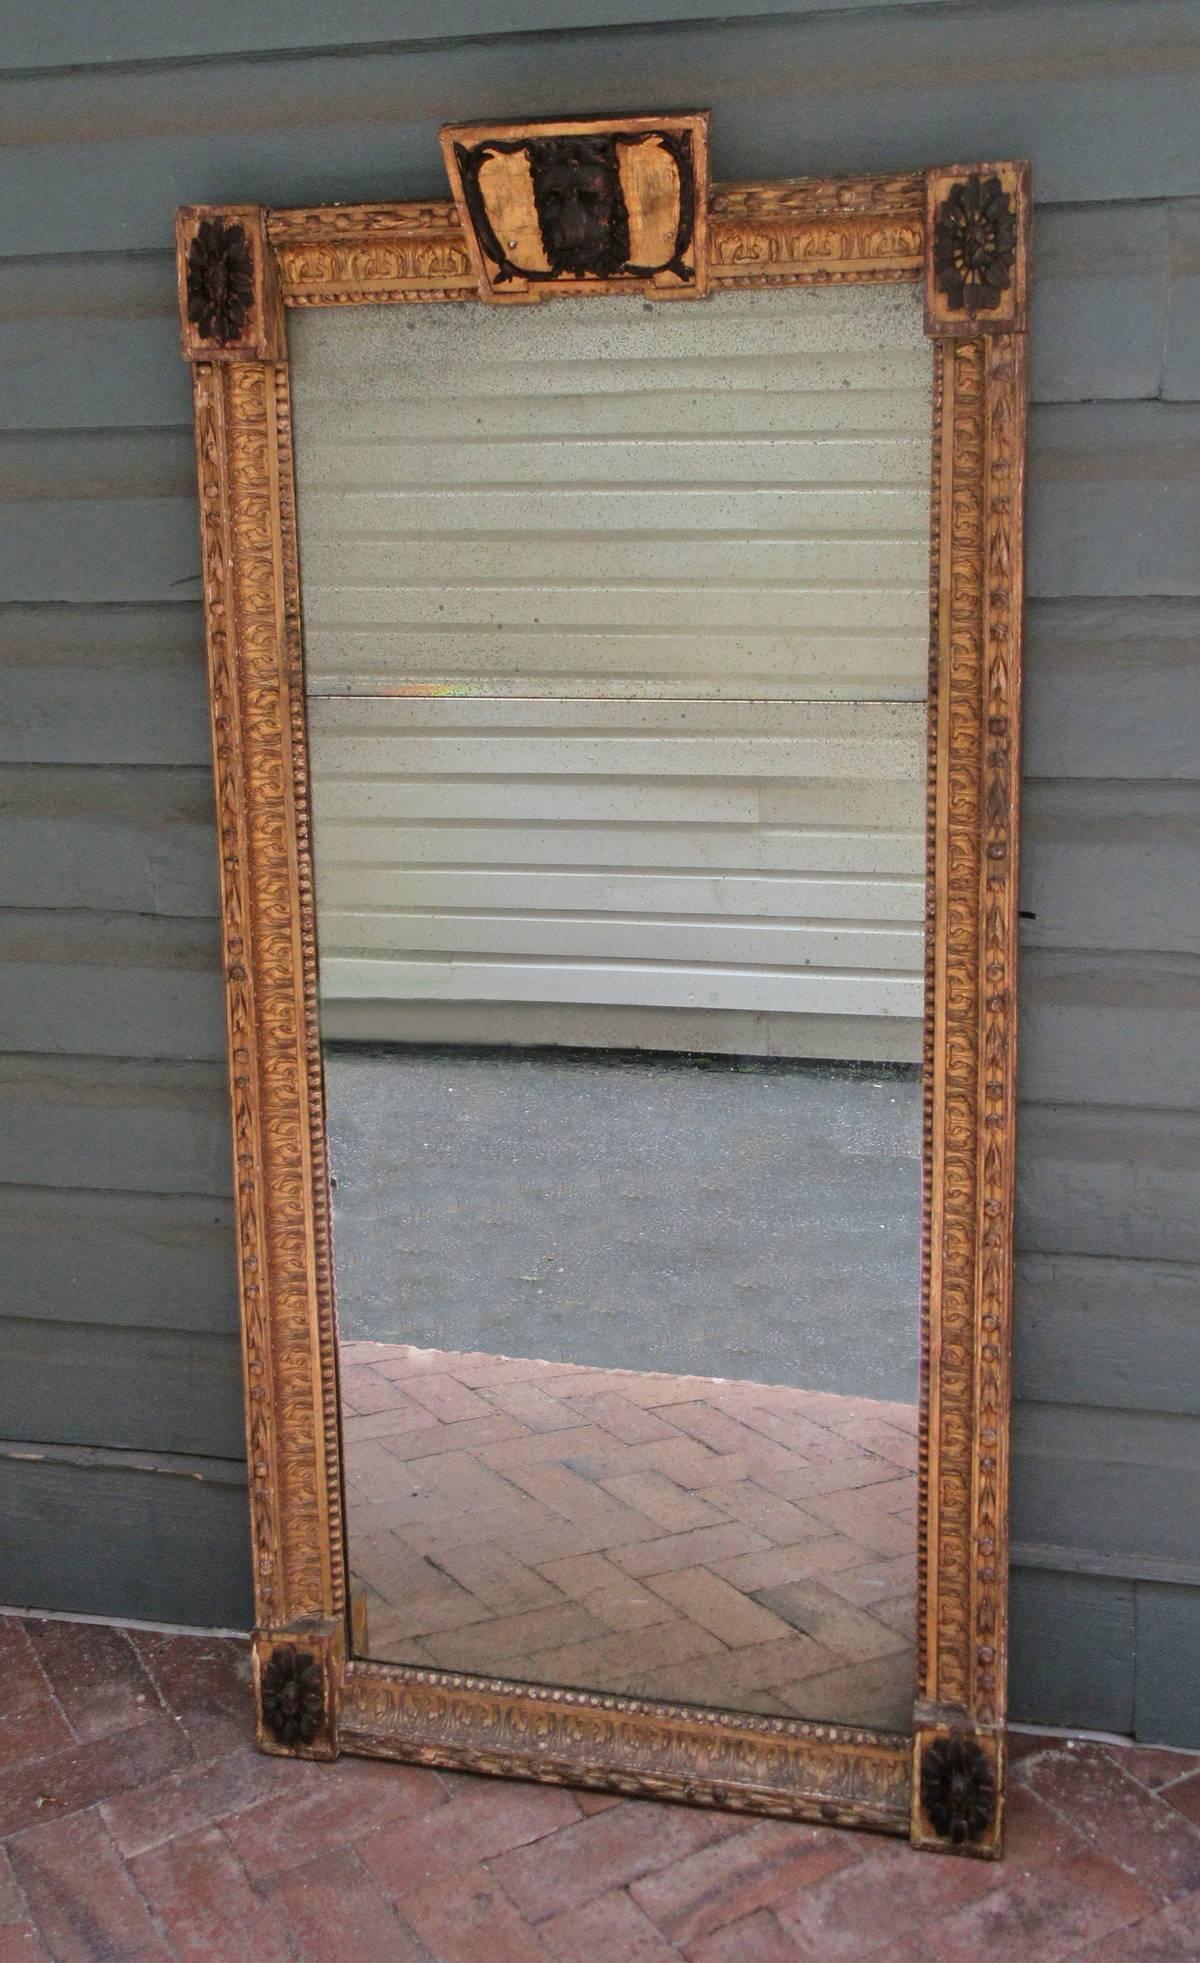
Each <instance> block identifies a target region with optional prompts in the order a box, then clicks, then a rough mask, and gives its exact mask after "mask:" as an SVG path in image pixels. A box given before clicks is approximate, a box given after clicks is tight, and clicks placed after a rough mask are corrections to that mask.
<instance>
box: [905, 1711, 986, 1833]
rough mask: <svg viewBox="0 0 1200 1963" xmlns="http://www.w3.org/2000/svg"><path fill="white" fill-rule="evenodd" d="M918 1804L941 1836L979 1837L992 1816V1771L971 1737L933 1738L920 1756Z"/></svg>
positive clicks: (983, 1754)
mask: <svg viewBox="0 0 1200 1963" xmlns="http://www.w3.org/2000/svg"><path fill="white" fill-rule="evenodd" d="M921 1804H922V1806H923V1807H924V1809H925V1811H926V1813H927V1814H928V1816H929V1820H930V1824H931V1825H932V1827H933V1830H934V1832H935V1833H936V1834H939V1835H940V1836H941V1838H942V1839H943V1840H948V1841H950V1842H951V1843H952V1844H953V1845H954V1846H955V1847H961V1846H962V1845H963V1843H964V1842H965V1841H968V1840H979V1839H980V1838H981V1837H982V1835H984V1834H985V1833H986V1832H987V1830H988V1828H989V1827H990V1826H991V1824H992V1821H993V1820H994V1819H995V1817H996V1775H995V1773H994V1771H993V1770H992V1762H991V1760H990V1759H989V1757H988V1755H987V1753H986V1752H985V1751H984V1749H983V1747H982V1745H979V1744H977V1743H976V1741H975V1740H974V1739H973V1738H935V1739H934V1740H933V1742H932V1744H930V1745H927V1746H926V1748H925V1755H924V1757H923V1759H922V1760H921Z"/></svg>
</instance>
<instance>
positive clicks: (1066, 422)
mask: <svg viewBox="0 0 1200 1963" xmlns="http://www.w3.org/2000/svg"><path fill="white" fill-rule="evenodd" d="M1197 18H1198V19H1200V16H1198V17H1197ZM1030 460H1031V475H1030V493H1029V515H1028V534H1027V535H1028V574H1027V591H1028V593H1029V595H1030V596H1031V598H1034V599H1046V598H1051V599H1053V598H1057V597H1059V596H1060V595H1065V594H1076V593H1078V594H1085V595H1087V596H1089V597H1097V596H1103V595H1105V594H1123V595H1129V594H1139V593H1146V594H1155V595H1167V594H1194V593H1200V553H1197V552H1196V550H1195V541H1196V537H1197V533H1198V532H1200V407H1197V406H1195V405H1193V404H1190V403H1167V402H1096V403H1092V402H1088V403H1070V404H1062V405H1058V406H1053V407H1050V406H1043V407H1041V408H1039V409H1037V410H1035V411H1034V413H1033V415H1032V416H1031V417H1030Z"/></svg>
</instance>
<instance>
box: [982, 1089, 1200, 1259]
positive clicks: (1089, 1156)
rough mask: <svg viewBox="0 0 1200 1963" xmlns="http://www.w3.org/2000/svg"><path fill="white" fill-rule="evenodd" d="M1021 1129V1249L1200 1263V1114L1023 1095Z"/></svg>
mask: <svg viewBox="0 0 1200 1963" xmlns="http://www.w3.org/2000/svg"><path fill="white" fill-rule="evenodd" d="M1020 1126H1021V1149H1020V1151H1019V1153H1018V1155H1017V1229H1016V1231H1017V1246H1018V1248H1019V1249H1020V1250H1021V1252H1022V1253H1026V1254H1098V1255H1108V1256H1116V1257H1118V1258H1121V1259H1125V1260H1133V1261H1190V1262H1195V1261H1200V1210H1198V1209H1197V1206H1196V1191H1197V1180H1198V1179H1200V1116H1197V1115H1196V1114H1194V1113H1190V1112H1182V1111H1121V1110H1112V1109H1108V1108H1106V1107H1097V1108H1093V1109H1090V1110H1072V1109H1070V1108H1061V1107H1056V1106H1054V1105H1042V1104H1034V1103H1032V1102H1031V1101H1029V1100H1028V1099H1027V1100H1026V1102H1025V1104H1024V1106H1023V1107H1022V1111H1021V1117H1020Z"/></svg>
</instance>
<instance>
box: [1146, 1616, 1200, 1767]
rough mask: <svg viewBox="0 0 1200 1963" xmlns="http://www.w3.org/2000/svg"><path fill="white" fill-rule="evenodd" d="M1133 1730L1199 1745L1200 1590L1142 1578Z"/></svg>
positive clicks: (1178, 1743)
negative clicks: (1197, 1693)
mask: <svg viewBox="0 0 1200 1963" xmlns="http://www.w3.org/2000/svg"><path fill="white" fill-rule="evenodd" d="M1135 1610H1136V1625H1135V1626H1136V1631H1137V1663H1136V1670H1135V1675H1134V1697H1135V1707H1134V1722H1133V1727H1132V1728H1133V1729H1134V1730H1136V1732H1137V1735H1138V1737H1139V1738H1150V1739H1157V1740H1161V1741H1163V1742H1164V1743H1167V1744H1171V1745H1190V1746H1192V1747H1193V1749H1194V1748H1195V1747H1197V1746H1200V1698H1198V1697H1197V1696H1196V1658H1197V1656H1200V1588H1172V1587H1170V1586H1169V1585H1167V1584H1164V1583H1154V1582H1139V1583H1138V1585H1137V1590H1136V1601H1135Z"/></svg>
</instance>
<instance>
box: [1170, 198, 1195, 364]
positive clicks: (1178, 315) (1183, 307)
mask: <svg viewBox="0 0 1200 1963" xmlns="http://www.w3.org/2000/svg"><path fill="white" fill-rule="evenodd" d="M1167 236H1168V260H1167V265H1168V272H1169V276H1170V297H1169V299H1168V302H1167V329H1166V346H1165V349H1164V359H1163V391H1162V392H1163V394H1164V396H1166V398H1167V400H1168V401H1171V402H1196V401H1200V202H1197V203H1185V202H1183V201H1180V202H1179V203H1176V204H1173V205H1171V206H1170V208H1169V215H1168V220H1167Z"/></svg>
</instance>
